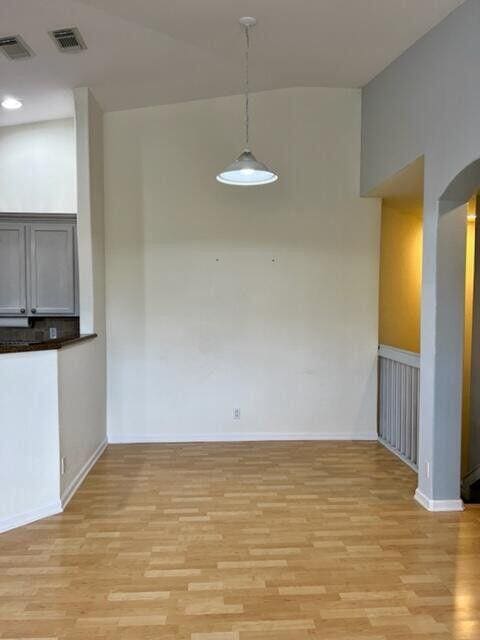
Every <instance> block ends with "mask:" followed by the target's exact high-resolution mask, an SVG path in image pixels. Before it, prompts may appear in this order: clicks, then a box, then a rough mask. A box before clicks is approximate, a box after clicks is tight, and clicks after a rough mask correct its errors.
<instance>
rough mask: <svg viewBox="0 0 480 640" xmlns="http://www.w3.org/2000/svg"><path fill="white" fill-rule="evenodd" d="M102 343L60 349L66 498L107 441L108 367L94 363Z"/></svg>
mask: <svg viewBox="0 0 480 640" xmlns="http://www.w3.org/2000/svg"><path fill="white" fill-rule="evenodd" d="M98 348H99V345H98V343H97V341H96V340H90V341H87V342H81V343H79V344H76V345H71V346H70V347H64V348H63V349H60V351H58V406H59V426H60V429H59V432H60V457H63V458H65V472H64V474H63V475H62V476H61V478H60V490H61V495H62V499H63V500H65V496H67V497H68V495H69V492H70V489H71V487H72V486H73V487H75V486H76V484H77V482H78V478H79V476H81V475H82V472H83V470H84V469H85V467H88V465H89V463H90V461H91V459H92V457H95V456H96V454H97V453H98V451H99V450H100V449H101V448H102V447H103V446H104V445H105V443H106V431H105V394H104V393H101V392H100V390H102V389H104V386H105V371H104V369H103V368H102V367H99V366H92V363H95V361H96V354H97V352H98Z"/></svg>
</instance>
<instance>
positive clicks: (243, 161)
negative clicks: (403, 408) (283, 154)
mask: <svg viewBox="0 0 480 640" xmlns="http://www.w3.org/2000/svg"><path fill="white" fill-rule="evenodd" d="M240 24H241V25H242V27H243V28H244V30H245V149H244V150H243V152H242V153H241V154H240V155H239V156H238V158H237V159H236V160H235V162H233V163H232V164H231V165H229V166H228V167H227V168H226V169H224V170H223V171H222V172H221V173H219V174H218V176H217V180H218V181H219V182H222V183H223V184H230V185H238V186H242V187H251V186H256V185H261V184H271V183H272V182H276V181H277V180H278V175H277V174H276V173H275V172H274V171H272V170H271V169H269V168H268V167H267V166H266V165H264V164H263V162H259V161H258V160H257V159H256V158H255V156H254V155H253V153H252V152H251V151H250V146H249V143H250V85H249V53H250V29H251V28H252V27H254V26H255V25H256V24H257V20H256V18H240Z"/></svg>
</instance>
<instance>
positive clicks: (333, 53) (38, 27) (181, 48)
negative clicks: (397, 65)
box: [0, 0, 463, 125]
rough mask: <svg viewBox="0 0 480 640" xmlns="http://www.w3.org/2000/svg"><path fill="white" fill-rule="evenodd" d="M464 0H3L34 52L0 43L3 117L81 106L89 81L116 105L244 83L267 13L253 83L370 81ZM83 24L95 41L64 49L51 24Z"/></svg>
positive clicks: (1, 23) (1, 6)
mask: <svg viewBox="0 0 480 640" xmlns="http://www.w3.org/2000/svg"><path fill="white" fill-rule="evenodd" d="M462 2H463V0H1V1H0V36H6V35H15V34H21V35H22V36H23V38H24V39H25V40H26V42H27V43H28V44H29V46H30V47H31V48H32V49H33V50H34V52H35V54H36V55H35V57H34V58H33V59H32V60H24V61H16V62H10V61H9V60H7V59H6V58H5V57H4V56H2V55H1V54H0V95H6V94H12V95H14V96H17V97H19V98H21V99H22V100H23V102H24V105H25V106H24V108H23V109H22V110H21V111H18V112H14V113H7V112H5V111H3V110H0V111H1V113H0V125H4V124H14V123H18V122H28V121H32V120H41V119H48V118H57V117H63V116H68V115H71V114H72V97H71V91H70V90H71V88H73V87H76V86H85V85H86V86H90V87H91V88H92V89H93V91H94V94H95V96H96V97H97V99H98V100H99V102H100V104H101V105H102V107H103V108H104V109H105V110H107V111H113V110H120V109H128V108H132V107H140V106H147V105H153V104H167V103H174V102H181V101H186V100H195V99H198V98H207V97H214V96H223V95H231V94H236V93H239V92H240V91H241V90H242V79H243V75H242V65H243V55H242V47H243V40H242V33H241V30H240V27H239V25H238V23H237V19H238V18H239V17H240V16H242V15H254V16H256V17H257V18H258V20H259V25H258V27H256V29H255V32H254V34H253V43H252V87H253V90H264V89H271V88H282V87H291V86H333V87H361V86H363V85H364V84H366V83H367V82H368V81H369V80H370V79H371V78H373V77H374V76H375V75H376V74H377V73H379V72H380V71H381V70H382V69H383V68H385V67H386V66H387V65H388V64H389V63H390V62H391V61H392V60H394V59H395V58H396V57H397V56H398V55H400V54H401V53H402V52H403V51H404V50H405V49H407V48H408V47H409V46H410V45H411V44H413V43H414V42H415V41H416V40H417V39H418V38H420V37H421V36H422V35H423V34H424V33H426V32H427V31H428V30H430V29H431V28H432V27H433V26H435V25H436V24H437V23H438V22H440V21H441V20H442V19H443V18H444V17H445V16H446V15H447V14H448V13H450V12H451V11H452V10H453V9H455V8H456V7H458V6H459V5H460V4H462ZM67 26H77V27H78V28H79V29H80V31H81V32H82V34H83V36H84V39H85V41H86V43H87V46H88V50H87V51H85V52H83V53H81V54H78V55H73V54H65V53H63V54H62V53H60V52H58V51H57V50H56V48H55V46H54V44H53V43H52V41H51V40H50V38H49V36H48V35H47V32H48V31H49V30H51V29H57V28H62V27H67Z"/></svg>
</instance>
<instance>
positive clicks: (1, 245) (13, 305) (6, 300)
mask: <svg viewBox="0 0 480 640" xmlns="http://www.w3.org/2000/svg"><path fill="white" fill-rule="evenodd" d="M25 249H26V247H25V224H22V223H19V222H0V316H5V315H8V316H23V315H26V313H25V311H26V307H27V300H26V274H25V264H26V259H25Z"/></svg>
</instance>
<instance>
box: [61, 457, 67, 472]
mask: <svg viewBox="0 0 480 640" xmlns="http://www.w3.org/2000/svg"><path fill="white" fill-rule="evenodd" d="M66 470H67V459H66V458H61V459H60V473H61V474H62V476H63V475H64V474H65V471H66Z"/></svg>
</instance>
